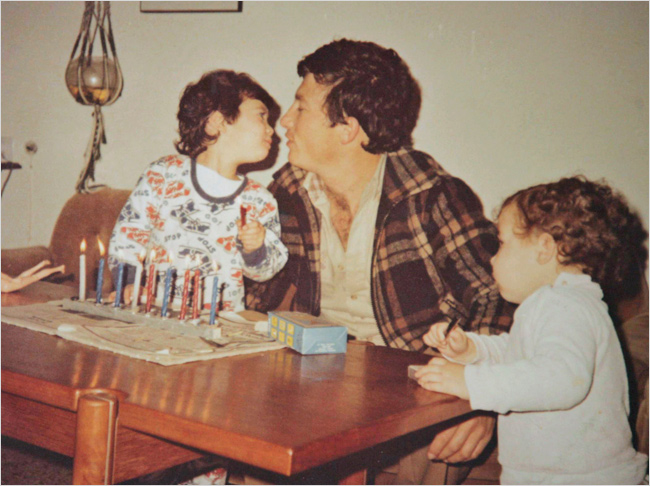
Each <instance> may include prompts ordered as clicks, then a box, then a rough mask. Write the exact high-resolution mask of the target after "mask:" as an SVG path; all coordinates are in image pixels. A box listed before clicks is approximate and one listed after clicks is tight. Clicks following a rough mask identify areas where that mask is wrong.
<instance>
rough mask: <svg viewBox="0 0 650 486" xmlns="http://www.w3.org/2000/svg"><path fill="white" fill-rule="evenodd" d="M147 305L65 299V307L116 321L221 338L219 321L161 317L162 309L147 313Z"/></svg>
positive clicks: (191, 334)
mask: <svg viewBox="0 0 650 486" xmlns="http://www.w3.org/2000/svg"><path fill="white" fill-rule="evenodd" d="M144 307H145V306H138V307H137V308H136V310H133V309H132V308H131V307H130V306H129V307H115V306H114V305H113V304H97V303H95V302H94V301H91V300H86V301H80V300H70V299H66V300H64V301H63V308H64V309H67V310H72V311H77V312H83V313H85V314H90V315H93V316H100V317H106V318H108V319H114V320H116V321H122V322H129V323H131V324H138V325H141V326H149V327H155V328H157V329H165V330H167V331H171V332H174V333H177V334H184V335H188V336H197V337H202V338H206V339H220V338H221V337H222V336H221V325H220V324H219V322H218V321H217V322H215V324H213V325H210V324H209V322H207V321H205V320H204V319H202V318H201V316H199V318H198V319H186V320H180V319H178V317H172V316H170V317H161V316H160V309H158V308H154V309H152V312H150V313H148V314H147V313H145V312H144ZM170 313H172V312H171V311H170Z"/></svg>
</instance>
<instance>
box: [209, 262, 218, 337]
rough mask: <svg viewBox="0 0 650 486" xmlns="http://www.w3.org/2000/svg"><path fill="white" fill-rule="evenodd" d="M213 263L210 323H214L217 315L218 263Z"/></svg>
mask: <svg viewBox="0 0 650 486" xmlns="http://www.w3.org/2000/svg"><path fill="white" fill-rule="evenodd" d="M213 264H214V278H213V279H212V299H210V325H213V324H214V321H215V318H216V317H217V302H218V300H217V295H219V275H218V273H219V265H218V264H217V262H213Z"/></svg>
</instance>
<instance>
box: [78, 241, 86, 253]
mask: <svg viewBox="0 0 650 486" xmlns="http://www.w3.org/2000/svg"><path fill="white" fill-rule="evenodd" d="M79 249H80V250H81V253H86V238H84V239H83V240H81V245H79Z"/></svg>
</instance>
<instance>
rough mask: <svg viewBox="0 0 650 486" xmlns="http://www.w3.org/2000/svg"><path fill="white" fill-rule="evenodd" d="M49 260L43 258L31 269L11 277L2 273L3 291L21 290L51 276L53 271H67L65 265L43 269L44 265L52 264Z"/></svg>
mask: <svg viewBox="0 0 650 486" xmlns="http://www.w3.org/2000/svg"><path fill="white" fill-rule="evenodd" d="M50 264H51V262H50V261H49V260H43V261H42V262H40V263H39V264H38V265H35V266H33V267H32V268H30V269H29V270H25V271H24V272H23V273H21V274H20V275H18V276H16V277H10V276H9V275H7V274H6V273H3V274H2V287H1V290H2V293H3V294H4V293H8V292H14V291H16V290H20V289H22V288H24V287H27V286H28V285H30V284H32V283H34V282H38V281H39V280H42V279H44V278H45V277H49V276H50V275H52V274H53V273H57V272H65V265H59V266H58V267H53V268H46V269H43V270H41V269H42V268H43V267H44V266H46V265H50Z"/></svg>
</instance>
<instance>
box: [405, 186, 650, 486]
mask: <svg viewBox="0 0 650 486" xmlns="http://www.w3.org/2000/svg"><path fill="white" fill-rule="evenodd" d="M498 230H499V241H500V248H499V251H498V253H497V254H496V255H495V256H494V258H493V259H492V265H493V272H494V277H495V280H496V282H497V284H498V286H499V291H500V292H501V295H502V296H503V298H504V299H506V300H508V301H510V302H513V303H515V304H521V305H520V306H519V308H518V309H517V311H516V313H515V318H514V323H513V325H512V328H511V330H510V332H509V333H507V334H501V335H498V336H487V335H478V334H474V333H470V332H467V333H466V332H464V331H463V330H462V329H460V328H458V327H456V328H453V329H451V330H448V326H447V325H446V324H444V323H438V324H435V325H433V326H432V327H431V329H430V331H429V332H428V333H427V335H426V336H425V337H424V341H425V342H426V343H427V344H428V345H430V346H432V347H435V348H438V350H439V351H440V352H441V353H442V354H443V356H444V358H433V359H432V360H431V361H430V362H429V364H428V365H427V366H425V367H424V368H422V369H421V370H419V372H418V373H417V375H416V376H417V378H418V381H419V383H420V385H421V386H422V387H424V388H426V389H428V390H433V391H438V392H443V393H450V394H453V395H456V396H459V397H461V398H465V399H469V400H470V404H471V406H472V408H473V409H477V410H490V411H495V412H498V413H499V414H500V415H499V420H498V440H499V462H500V463H501V465H502V469H503V472H502V475H501V483H502V484H639V483H640V481H641V480H643V478H644V476H645V474H646V471H647V461H648V458H647V456H645V455H644V454H641V453H638V452H636V451H635V450H634V448H633V447H632V434H631V430H630V426H629V423H628V414H629V398H628V381H627V375H626V371H625V363H624V361H623V354H622V351H621V347H620V344H619V342H618V338H617V336H616V332H615V330H614V326H613V324H612V320H611V318H610V317H609V315H608V312H607V306H606V304H605V303H604V302H603V300H602V298H603V290H602V289H601V285H602V286H603V287H604V286H605V285H608V286H612V288H614V287H615V286H616V285H617V284H620V283H621V282H622V280H623V279H624V278H625V275H626V272H628V271H629V270H630V269H631V268H632V266H634V265H638V261H645V258H646V256H647V251H646V250H645V247H644V246H643V242H644V240H645V238H646V236H647V233H646V232H645V231H644V230H643V227H642V225H641V223H640V221H639V219H638V217H636V216H635V215H634V214H632V213H631V212H630V210H629V208H628V207H627V205H626V204H625V202H624V201H623V199H622V198H621V197H620V196H618V195H615V194H613V193H612V191H611V189H610V188H609V187H607V186H606V185H603V184H597V183H594V182H590V181H587V180H585V179H584V178H577V177H574V178H568V179H562V180H560V181H559V182H556V183H552V184H543V185H539V186H534V187H531V188H529V189H525V190H523V191H520V192H518V193H516V194H514V195H513V196H511V197H510V198H508V199H507V200H506V202H505V203H504V205H503V207H502V209H501V212H500V215H499V218H498ZM607 290H609V287H607Z"/></svg>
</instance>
